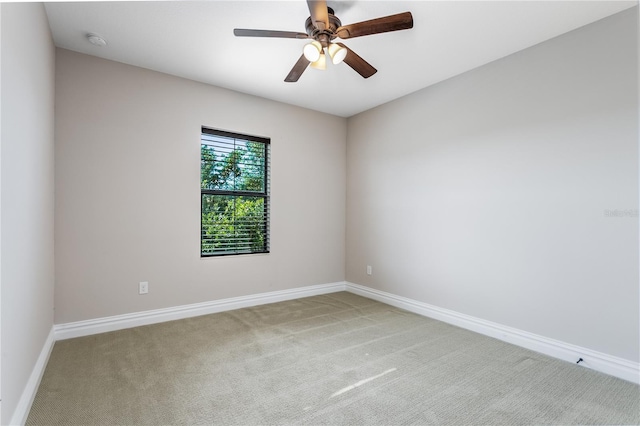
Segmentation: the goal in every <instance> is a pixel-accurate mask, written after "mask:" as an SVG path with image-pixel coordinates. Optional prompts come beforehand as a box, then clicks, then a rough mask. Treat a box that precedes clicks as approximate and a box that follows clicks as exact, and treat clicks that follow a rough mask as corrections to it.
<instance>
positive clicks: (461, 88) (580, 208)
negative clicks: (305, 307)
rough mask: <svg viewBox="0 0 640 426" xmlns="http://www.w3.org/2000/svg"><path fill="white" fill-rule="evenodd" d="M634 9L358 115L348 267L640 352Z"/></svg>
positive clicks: (441, 299)
mask: <svg viewBox="0 0 640 426" xmlns="http://www.w3.org/2000/svg"><path fill="white" fill-rule="evenodd" d="M637 14H638V10H637V7H635V8H632V9H629V10H628V11H625V12H622V13H620V14H618V15H614V16H612V17H610V18H607V19H604V20H602V21H599V22H597V23H594V24H593V25H589V26H586V27H583V28H580V29H578V30H576V31H573V32H571V33H568V34H566V35H563V36H560V37H558V38H556V39H553V40H550V41H548V42H545V43H542V44H540V45H537V46H534V47H532V48H529V49H527V50H524V51H522V52H519V53H517V54H514V55H511V56H509V57H506V58H504V59H501V60H499V61H496V62H493V63H490V64H488V65H486V66H483V67H481V68H478V69H476V70H473V71H470V72H468V73H465V74H463V75H460V76H458V77H455V78H452V79H450V80H448V81H445V82H443V83H440V84H438V85H435V86H432V87H429V88H427V89H424V90H422V91H420V92H417V93H414V94H411V95H409V96H407V97H404V98H401V99H399V100H397V101H395V102H392V103H389V104H386V105H383V106H381V107H378V108H375V109H373V110H370V111H368V112H365V113H362V114H360V115H357V116H355V117H352V118H350V119H349V121H348V144H347V253H346V259H347V266H346V268H347V272H346V274H347V280H348V281H350V282H354V283H358V284H362V285H366V286H369V287H371V288H374V289H378V290H382V291H387V292H390V293H394V294H397V295H400V296H405V297H408V298H412V299H415V300H418V301H422V302H425V303H429V304H432V305H435V306H439V307H442V308H446V309H450V310H453V311H457V312H460V313H464V314H467V315H471V316H474V317H478V318H482V319H485V320H489V321H493V322H497V323H500V324H503V325H507V326H511V327H515V328H518V329H521V330H526V331H528V332H531V333H535V334H539V335H542V336H546V337H550V338H554V339H558V340H561V341H564V342H568V343H572V344H576V345H580V346H583V347H587V348H591V349H593V350H597V351H601V352H604V353H607V354H610V355H614V356H618V357H622V358H625V359H628V360H632V361H635V362H637V361H638V357H639V354H638V348H639V342H638V335H639V330H638V324H639V322H640V321H639V315H638V302H639V295H638V217H637V211H638V210H637V209H638V99H637V96H638V87H637V78H638V66H637V60H638V56H637V47H638V46H637ZM616 209H617V210H620V214H622V215H623V216H622V217H610V216H608V212H607V211H615V210H616ZM614 214H615V213H614ZM367 264H369V265H372V266H373V275H371V276H367V275H366V265H367Z"/></svg>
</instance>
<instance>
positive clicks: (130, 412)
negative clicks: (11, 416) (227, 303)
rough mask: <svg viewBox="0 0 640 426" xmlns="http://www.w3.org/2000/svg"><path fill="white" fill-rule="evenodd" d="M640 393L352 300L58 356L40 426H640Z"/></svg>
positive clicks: (106, 338)
mask: <svg viewBox="0 0 640 426" xmlns="http://www.w3.org/2000/svg"><path fill="white" fill-rule="evenodd" d="M639 400H640V390H639V388H638V386H637V385H634V384H632V383H629V382H626V381H623V380H620V379H616V378H613V377H609V376H606V375H604V374H600V373H597V372H595V371H591V370H589V369H587V368H584V367H580V366H576V365H574V364H571V363H566V362H563V361H558V360H555V359H552V358H549V357H546V356H544V355H540V354H537V353H535V352H531V351H528V350H525V349H521V348H518V347H516V346H512V345H509V344H506V343H503V342H500V341H498V340H494V339H491V338H488V337H484V336H481V335H478V334H475V333H472V332H469V331H466V330H463V329H460V328H457V327H454V326H450V325H447V324H444V323H442V322H438V321H435V320H431V319H428V318H424V317H421V316H418V315H415V314H412V313H409V312H406V311H402V310H400V309H396V308H394V307H391V306H388V305H384V304H382V303H378V302H375V301H372V300H369V299H366V298H362V297H359V296H356V295H353V294H350V293H334V294H329V295H324V296H315V297H309V298H304V299H299V300H294V301H288V302H281V303H274V304H270V305H263V306H258V307H254V308H246V309H240V310H236V311H231V312H225V313H220V314H214V315H207V316H202V317H198V318H191V319H185V320H180V321H173V322H167V323H163V324H156V325H151V326H145V327H138V328H133V329H128V330H122V331H116V332H111V333H105V334H100V335H96V336H89V337H82V338H77V339H71V340H65V341H60V342H57V343H56V344H55V347H54V348H53V352H52V354H51V358H50V360H49V364H48V365H47V368H46V371H45V374H44V377H43V379H42V383H41V385H40V388H39V390H38V393H37V395H36V398H35V401H34V404H33V407H32V409H31V413H30V414H29V418H28V420H27V424H28V425H74V424H82V425H92V424H104V425H116V424H118V425H133V424H148V425H162V424H176V425H177V424H179V425H198V424H216V425H276V424H305V425H360V424H371V425H373V424H376V425H378V424H380V425H406V424H434V425H446V424H452V425H475V424H479V425H489V424H490V425H494V424H508V425H514V424H562V425H566V424H638V423H640V407H639Z"/></svg>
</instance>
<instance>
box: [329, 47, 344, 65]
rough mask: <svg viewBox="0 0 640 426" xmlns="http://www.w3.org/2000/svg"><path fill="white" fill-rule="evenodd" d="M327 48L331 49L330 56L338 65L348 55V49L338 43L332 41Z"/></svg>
mask: <svg viewBox="0 0 640 426" xmlns="http://www.w3.org/2000/svg"><path fill="white" fill-rule="evenodd" d="M327 50H328V51H329V56H331V62H333V64H334V65H338V64H339V63H340V62H342V61H344V58H345V57H346V56H347V49H345V48H344V47H342V46H340V45H339V44H336V43H331V44H330V45H329V48H328V49H327Z"/></svg>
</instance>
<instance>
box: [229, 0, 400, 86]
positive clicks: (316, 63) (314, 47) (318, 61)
mask: <svg viewBox="0 0 640 426" xmlns="http://www.w3.org/2000/svg"><path fill="white" fill-rule="evenodd" d="M307 5H308V6H309V11H310V12H311V16H310V17H308V18H307V21H306V23H305V30H306V32H305V33H297V32H293V31H272V30H250V29H243V28H236V29H234V30H233V34H235V35H236V36H237V37H275V38H296V39H312V40H313V41H312V42H311V43H309V44H307V45H305V46H304V50H303V54H302V56H300V59H298V62H296V64H295V65H294V66H293V68H292V69H291V71H290V72H289V75H287V77H286V78H285V79H284V81H286V82H289V83H293V82H296V81H298V79H299V78H300V76H301V75H302V73H303V72H304V71H305V70H306V69H307V67H308V66H309V64H311V66H312V67H314V68H319V69H324V68H325V66H326V55H325V50H326V52H327V53H328V55H329V57H330V58H331V62H332V63H334V64H339V63H340V62H342V61H344V62H345V63H346V64H347V65H349V66H350V67H351V68H353V69H354V70H355V71H356V72H357V73H358V74H360V75H361V76H362V77H364V78H369V77H371V76H372V75H373V74H375V73H376V72H377V71H378V70H376V69H375V68H374V67H373V66H371V64H369V63H368V62H367V61H365V60H364V59H362V58H361V57H360V56H358V55H357V54H356V53H355V52H354V51H353V50H351V49H349V48H348V47H347V46H345V45H344V44H342V43H335V42H334V41H333V40H334V39H336V38H341V39H349V38H354V37H361V36H366V35H371V34H380V33H386V32H390V31H398V30H408V29H409V28H413V16H412V15H411V12H404V13H398V14H397V15H390V16H385V17H382V18H377V19H371V20H369V21H363V22H358V23H356V24H351V25H344V26H343V25H342V22H340V19H338V17H337V16H335V15H334V11H333V9H331V8H330V7H328V6H327V2H326V1H324V0H321V1H313V0H307Z"/></svg>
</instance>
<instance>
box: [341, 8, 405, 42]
mask: <svg viewBox="0 0 640 426" xmlns="http://www.w3.org/2000/svg"><path fill="white" fill-rule="evenodd" d="M409 28H413V16H412V15H411V12H404V13H398V14H397V15H390V16H385V17H383V18H377V19H372V20H370V21H362V22H358V23H357V24H351V25H344V26H342V27H340V28H338V29H337V30H336V34H337V35H338V37H340V38H342V39H348V38H354V37H362V36H366V35H371V34H380V33H388V32H390V31H398V30H408V29H409Z"/></svg>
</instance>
